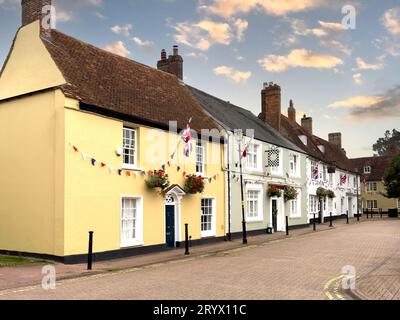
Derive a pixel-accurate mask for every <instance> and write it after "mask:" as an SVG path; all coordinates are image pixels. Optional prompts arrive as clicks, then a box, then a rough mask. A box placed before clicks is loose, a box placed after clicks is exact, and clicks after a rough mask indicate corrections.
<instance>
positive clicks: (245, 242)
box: [239, 140, 247, 244]
mask: <svg viewBox="0 0 400 320" xmlns="http://www.w3.org/2000/svg"><path fill="white" fill-rule="evenodd" d="M241 143H242V141H241V140H240V141H239V159H240V160H239V162H240V192H241V197H242V232H243V244H247V231H246V216H245V210H244V190H243V168H242V147H241Z"/></svg>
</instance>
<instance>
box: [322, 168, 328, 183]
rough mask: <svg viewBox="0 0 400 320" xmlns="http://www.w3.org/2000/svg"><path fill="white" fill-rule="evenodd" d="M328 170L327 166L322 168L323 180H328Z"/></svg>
mask: <svg viewBox="0 0 400 320" xmlns="http://www.w3.org/2000/svg"><path fill="white" fill-rule="evenodd" d="M326 170H327V169H326V166H324V167H323V169H322V180H323V181H326Z"/></svg>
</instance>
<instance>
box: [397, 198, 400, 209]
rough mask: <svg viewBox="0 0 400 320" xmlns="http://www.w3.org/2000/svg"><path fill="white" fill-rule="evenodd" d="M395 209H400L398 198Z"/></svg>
mask: <svg viewBox="0 0 400 320" xmlns="http://www.w3.org/2000/svg"><path fill="white" fill-rule="evenodd" d="M397 209H400V199H397Z"/></svg>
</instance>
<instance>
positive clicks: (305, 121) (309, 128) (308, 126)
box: [301, 115, 313, 135]
mask: <svg viewBox="0 0 400 320" xmlns="http://www.w3.org/2000/svg"><path fill="white" fill-rule="evenodd" d="M301 126H302V127H303V129H304V130H305V131H306V132H307V133H308V134H310V135H312V134H313V125H312V118H311V117H307V116H306V115H304V116H303V118H302V119H301Z"/></svg>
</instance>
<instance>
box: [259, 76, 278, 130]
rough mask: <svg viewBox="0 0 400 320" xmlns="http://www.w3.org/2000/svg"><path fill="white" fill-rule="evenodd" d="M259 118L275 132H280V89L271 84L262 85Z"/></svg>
mask: <svg viewBox="0 0 400 320" xmlns="http://www.w3.org/2000/svg"><path fill="white" fill-rule="evenodd" d="M260 118H261V119H262V120H263V121H264V122H266V123H268V124H269V125H271V126H272V127H273V128H275V129H276V130H278V131H280V130H281V87H280V86H279V85H277V84H274V83H273V82H269V83H267V82H265V83H264V85H263V90H262V91H261V114H260Z"/></svg>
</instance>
